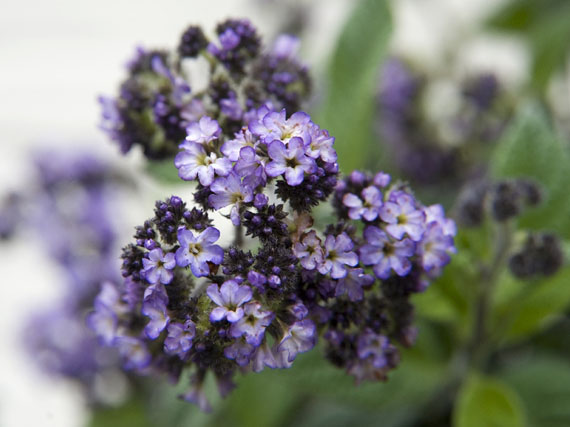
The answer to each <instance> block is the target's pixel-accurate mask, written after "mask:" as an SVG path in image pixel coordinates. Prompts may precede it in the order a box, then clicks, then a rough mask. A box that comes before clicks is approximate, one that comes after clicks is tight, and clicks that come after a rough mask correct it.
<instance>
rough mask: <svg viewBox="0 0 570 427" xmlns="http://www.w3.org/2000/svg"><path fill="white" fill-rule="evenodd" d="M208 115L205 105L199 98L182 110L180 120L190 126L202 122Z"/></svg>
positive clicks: (192, 100)
mask: <svg viewBox="0 0 570 427" xmlns="http://www.w3.org/2000/svg"><path fill="white" fill-rule="evenodd" d="M205 114H206V108H205V107H204V103H203V102H202V101H201V100H200V99H198V98H192V99H191V100H190V101H189V102H188V103H187V104H185V105H183V106H182V108H181V109H180V118H181V119H182V122H183V123H185V124H186V126H188V125H189V124H190V123H193V122H196V121H198V120H200V118H201V117H202V116H203V115H205Z"/></svg>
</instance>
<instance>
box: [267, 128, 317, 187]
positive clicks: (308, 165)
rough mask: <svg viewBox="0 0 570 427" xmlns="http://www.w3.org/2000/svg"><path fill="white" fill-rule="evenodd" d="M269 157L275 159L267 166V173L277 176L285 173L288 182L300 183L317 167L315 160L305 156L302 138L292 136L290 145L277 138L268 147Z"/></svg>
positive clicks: (291, 183)
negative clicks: (306, 174)
mask: <svg viewBox="0 0 570 427" xmlns="http://www.w3.org/2000/svg"><path fill="white" fill-rule="evenodd" d="M267 151H268V154H269V157H270V158H271V159H272V160H273V161H272V162H270V163H268V164H267V165H266V166H265V172H266V173H267V175H269V176H272V177H276V176H279V175H282V174H285V179H286V180H287V184H289V185H291V186H295V185H299V184H300V183H302V182H303V178H304V176H305V173H309V174H310V173H313V172H315V171H316V169H317V165H316V164H315V161H314V160H313V159H311V158H310V157H307V156H305V146H304V144H303V140H302V139H301V138H297V137H295V138H292V139H291V141H290V142H289V144H288V146H285V144H283V143H282V142H281V141H278V140H275V141H273V142H272V143H271V144H269V147H268V150H267Z"/></svg>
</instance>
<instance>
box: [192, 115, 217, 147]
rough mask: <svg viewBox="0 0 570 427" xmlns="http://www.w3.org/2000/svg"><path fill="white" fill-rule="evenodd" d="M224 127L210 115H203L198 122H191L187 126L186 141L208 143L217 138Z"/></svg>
mask: <svg viewBox="0 0 570 427" xmlns="http://www.w3.org/2000/svg"><path fill="white" fill-rule="evenodd" d="M221 132H222V129H221V128H220V125H218V122H217V121H216V120H214V119H212V118H210V117H208V116H203V117H202V118H200V120H199V121H198V122H194V123H191V124H190V125H189V126H188V127H187V128H186V133H187V135H186V141H188V142H195V143H198V144H207V143H208V142H210V141H213V140H214V139H217V138H218V136H219V135H220V133H221Z"/></svg>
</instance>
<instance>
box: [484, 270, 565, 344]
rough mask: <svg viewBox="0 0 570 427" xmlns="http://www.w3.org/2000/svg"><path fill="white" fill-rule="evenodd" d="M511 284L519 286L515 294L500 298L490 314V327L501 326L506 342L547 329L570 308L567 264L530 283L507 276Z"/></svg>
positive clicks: (498, 328) (495, 328)
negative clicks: (508, 297) (491, 319)
mask: <svg viewBox="0 0 570 427" xmlns="http://www.w3.org/2000/svg"><path fill="white" fill-rule="evenodd" d="M513 285H514V286H518V287H519V292H518V296H514V297H513V298H512V299H510V300H506V301H504V302H503V303H502V304H500V305H499V306H498V307H497V308H496V310H495V314H494V322H495V327H494V328H493V329H494V330H501V329H502V330H503V331H504V333H503V340H504V341H505V342H507V343H508V342H513V341H517V340H520V339H523V338H526V337H528V336H530V335H532V334H534V333H536V332H538V331H540V330H543V329H545V328H547V327H548V326H550V325H552V323H553V322H554V321H556V320H558V319H559V317H560V316H563V315H564V312H565V310H566V309H567V308H568V307H570V286H569V285H570V266H568V267H564V268H563V269H561V270H560V271H559V272H558V273H556V274H555V275H554V276H552V277H548V278H545V279H541V280H537V281H533V282H530V283H524V282H520V281H517V280H515V279H511V282H510V286H511V287H512V286H513ZM500 286H504V284H503V283H501V284H500ZM507 286H509V285H508V284H507Z"/></svg>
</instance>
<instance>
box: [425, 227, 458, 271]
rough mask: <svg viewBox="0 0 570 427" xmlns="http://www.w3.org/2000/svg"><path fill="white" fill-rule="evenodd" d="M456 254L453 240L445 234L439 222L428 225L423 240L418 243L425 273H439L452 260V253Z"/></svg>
mask: <svg viewBox="0 0 570 427" xmlns="http://www.w3.org/2000/svg"><path fill="white" fill-rule="evenodd" d="M453 252H455V246H454V245H453V238H452V237H451V236H450V235H447V234H445V232H444V229H443V228H442V227H441V226H440V224H438V223H437V222H432V223H430V224H429V225H428V228H427V230H426V232H425V233H424V236H423V238H422V240H421V241H420V242H419V243H418V255H420V257H421V260H422V267H423V268H424V270H425V271H427V272H430V271H431V270H435V271H436V272H437V271H439V269H440V268H441V267H444V266H445V265H447V264H448V263H449V261H450V260H451V257H450V255H449V254H450V253H453Z"/></svg>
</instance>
